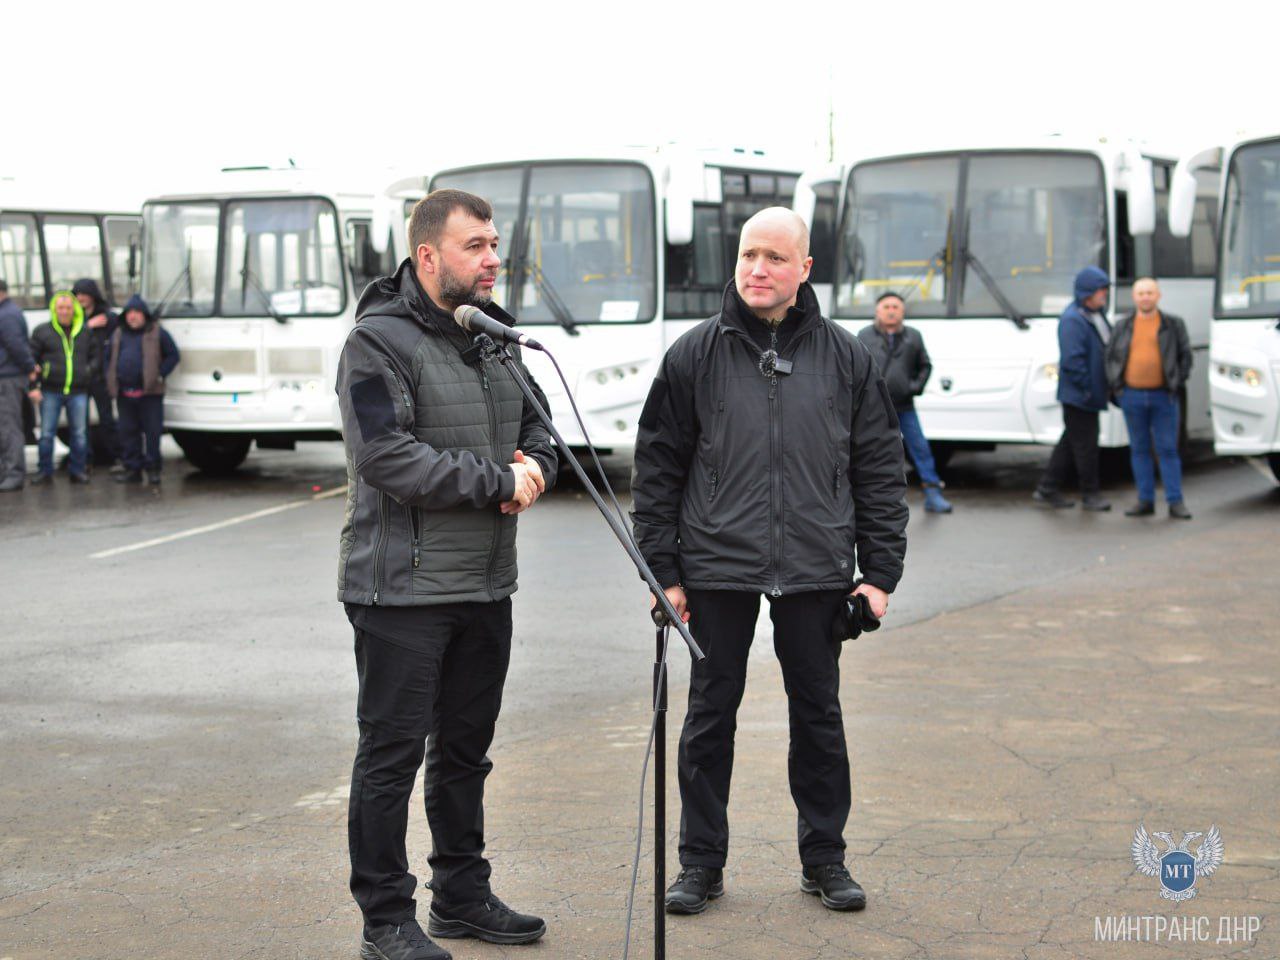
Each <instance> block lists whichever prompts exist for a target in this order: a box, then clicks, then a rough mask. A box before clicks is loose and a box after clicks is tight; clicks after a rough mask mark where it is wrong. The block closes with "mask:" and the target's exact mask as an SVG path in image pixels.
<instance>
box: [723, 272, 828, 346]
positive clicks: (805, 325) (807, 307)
mask: <svg viewBox="0 0 1280 960" xmlns="http://www.w3.org/2000/svg"><path fill="white" fill-rule="evenodd" d="M748 313H750V308H749V307H748V306H747V305H746V303H745V302H744V301H743V299H742V297H741V296H739V294H738V287H737V285H736V284H735V282H734V281H733V280H730V281H729V283H728V285H727V286H726V287H725V288H724V300H723V301H722V303H721V306H720V322H719V326H720V329H721V330H726V331H730V332H734V333H740V334H742V335H743V336H745V337H747V338H748V339H750V337H751V333H750V331H749V330H748V328H747V314H748ZM782 322H783V323H795V324H796V332H795V333H794V334H792V336H791V342H792V343H795V342H796V340H798V339H799V338H800V337H801V336H803V335H804V334H806V333H808V332H809V331H811V330H813V329H815V328H817V327H819V326H821V325H822V322H823V320H822V309H821V307H820V306H819V304H818V295H817V294H815V293H814V292H813V287H811V286H810V285H809V284H808V282H805V283H802V284H800V291H799V294H798V295H797V297H796V303H795V306H793V307H792V308H791V309H790V310H788V311H787V315H786V317H785V318H783V321H782Z"/></svg>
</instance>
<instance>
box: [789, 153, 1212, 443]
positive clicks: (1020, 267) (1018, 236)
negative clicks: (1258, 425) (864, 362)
mask: <svg viewBox="0 0 1280 960" xmlns="http://www.w3.org/2000/svg"><path fill="white" fill-rule="evenodd" d="M1173 167H1174V160H1173V159H1172V158H1171V157H1166V156H1160V155H1156V154H1152V153H1150V152H1148V151H1146V150H1144V149H1142V148H1139V147H1137V146H1135V145H1132V144H1111V143H1108V142H1105V141H1093V142H1086V141H1078V142H1070V141H1066V140H1064V139H1062V138H1058V137H1050V138H1045V139H1044V140H1042V141H1040V142H1028V143H1016V144H1001V145H983V146H975V147H972V148H969V147H965V148H955V149H946V150H941V149H930V150H921V151H914V152H904V153H901V154H893V155H881V156H875V157H863V158H860V159H858V160H856V161H854V162H852V163H850V164H848V165H846V166H845V167H844V168H843V170H840V169H838V168H831V167H827V168H822V169H820V170H818V171H813V172H811V173H809V174H807V175H806V176H805V178H804V180H803V182H802V190H801V191H800V192H799V198H798V203H797V210H798V211H799V212H800V213H801V215H802V216H805V217H806V219H809V220H810V221H811V222H812V223H813V225H814V231H815V236H817V235H820V227H821V225H822V222H823V218H826V219H827V220H828V222H829V223H832V224H834V223H836V222H837V221H836V220H835V219H834V218H835V217H836V198H835V185H836V184H837V183H839V184H840V198H839V211H838V229H836V230H835V233H836V253H835V265H834V276H833V277H832V278H831V279H832V288H831V294H830V297H831V315H832V316H833V317H834V318H835V319H837V320H838V321H840V322H843V323H845V324H846V325H847V326H848V328H849V329H850V330H853V331H856V330H858V329H860V328H861V327H862V326H864V325H865V324H868V323H870V322H871V319H872V316H873V314H874V309H875V301H876V298H877V297H879V296H880V295H881V294H883V293H885V292H886V291H894V292H896V293H898V294H899V295H901V296H902V297H903V298H904V300H905V302H906V308H907V321H908V323H910V324H911V325H912V326H914V327H916V328H917V329H919V330H920V331H921V333H923V334H924V338H925V343H926V346H927V348H928V350H929V355H930V357H931V359H932V361H933V375H932V377H931V378H930V380H929V384H928V386H927V388H926V390H925V393H924V395H923V396H922V397H921V398H920V399H919V400H918V401H917V409H918V410H919V412H920V418H921V422H922V423H923V425H924V428H925V432H926V434H927V435H928V436H929V438H930V440H931V441H932V442H933V443H934V446H935V455H936V456H937V458H938V459H939V460H940V461H945V460H946V459H947V458H948V457H949V455H950V454H951V453H952V452H953V451H955V450H956V449H965V448H969V449H992V448H993V447H994V446H995V445H996V444H999V443H1041V444H1052V443H1056V442H1057V440H1058V437H1059V436H1060V434H1061V432H1062V416H1061V407H1060V406H1059V405H1058V403H1057V401H1056V399H1055V393H1056V390H1057V376H1058V368H1057V362H1058V344H1057V320H1058V316H1059V314H1060V313H1061V311H1062V310H1063V309H1064V308H1065V307H1066V306H1067V304H1068V303H1070V301H1071V297H1072V281H1073V278H1074V277H1075V274H1076V273H1077V272H1078V271H1079V270H1080V269H1081V268H1083V267H1085V266H1088V265H1091V264H1092V265H1096V266H1100V267H1102V268H1103V269H1105V270H1106V271H1107V273H1108V274H1109V275H1110V276H1111V277H1113V278H1114V279H1115V283H1116V289H1115V291H1114V296H1113V299H1112V303H1111V306H1110V312H1111V314H1112V315H1115V314H1116V313H1118V312H1119V311H1121V310H1124V309H1128V308H1129V307H1131V306H1132V284H1133V281H1134V279H1136V278H1137V277H1140V276H1146V275H1154V276H1156V277H1158V278H1159V279H1160V282H1161V287H1162V289H1163V292H1164V299H1163V304H1164V306H1165V307H1166V309H1168V310H1170V311H1171V312H1173V313H1177V314H1180V315H1181V316H1183V317H1184V318H1185V319H1186V321H1187V326H1188V329H1189V332H1190V335H1191V340H1192V345H1193V348H1194V349H1195V351H1196V368H1195V370H1194V371H1193V373H1192V382H1191V383H1190V384H1189V385H1188V388H1187V391H1186V399H1185V410H1186V416H1185V417H1184V423H1185V424H1186V432H1187V435H1188V436H1189V437H1191V438H1203V439H1208V437H1209V435H1210V430H1211V426H1210V422H1209V416H1208V403H1207V397H1206V394H1207V387H1206V379H1205V369H1206V362H1205V356H1206V353H1207V347H1208V337H1209V308H1210V301H1211V295H1212V274H1213V242H1214V241H1213V229H1214V228H1213V221H1214V215H1215V197H1216V182H1215V180H1214V178H1213V177H1212V176H1209V175H1205V176H1203V177H1201V179H1200V180H1199V181H1198V182H1197V193H1196V202H1195V204H1194V205H1195V208H1196V211H1197V218H1196V226H1195V229H1194V230H1193V231H1192V235H1191V236H1190V237H1188V238H1177V237H1174V236H1172V235H1171V234H1170V232H1169V230H1168V226H1167V223H1166V218H1165V215H1164V210H1165V208H1166V207H1167V205H1168V198H1169V184H1170V178H1171V174H1172V171H1173ZM1100 440H1101V443H1102V445H1103V446H1104V447H1122V446H1124V445H1125V444H1127V443H1128V436H1127V434H1126V431H1125V427H1124V418H1123V416H1122V415H1121V413H1120V411H1119V410H1118V409H1117V408H1115V407H1112V408H1111V409H1110V410H1109V411H1108V412H1106V413H1104V414H1103V415H1102V418H1101V433H1100Z"/></svg>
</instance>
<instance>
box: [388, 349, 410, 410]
mask: <svg viewBox="0 0 1280 960" xmlns="http://www.w3.org/2000/svg"><path fill="white" fill-rule="evenodd" d="M384 362H385V363H386V365H387V370H389V371H390V373H391V379H392V380H394V381H395V383H396V388H397V389H398V390H399V391H400V399H401V400H402V401H404V408H405V409H406V410H412V409H413V404H411V403H410V402H409V391H408V390H406V389H405V388H404V384H402V383H401V382H400V377H399V375H398V374H397V373H396V368H395V367H393V366H392V365H391V361H390V360H386V361H384Z"/></svg>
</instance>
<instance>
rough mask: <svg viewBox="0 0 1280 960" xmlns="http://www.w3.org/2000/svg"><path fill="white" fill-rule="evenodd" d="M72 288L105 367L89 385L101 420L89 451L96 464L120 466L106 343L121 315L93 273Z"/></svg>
mask: <svg viewBox="0 0 1280 960" xmlns="http://www.w3.org/2000/svg"><path fill="white" fill-rule="evenodd" d="M71 292H72V293H74V294H75V295H76V299H77V300H78V301H80V306H81V308H82V309H83V310H84V324H85V327H86V328H87V329H88V331H89V335H90V336H91V337H93V339H94V340H96V341H97V343H98V355H99V356H100V357H102V358H103V364H102V368H101V369H100V370H99V371H98V375H97V378H96V379H95V380H94V381H93V385H92V386H91V387H90V390H89V396H90V398H91V399H92V400H93V407H94V409H95V410H97V411H98V423H97V425H96V426H94V427H92V428H90V430H89V452H90V453H91V454H92V456H93V462H94V465H95V466H113V467H116V468H117V469H118V466H117V465H118V464H119V461H120V439H119V436H118V435H117V430H116V414H115V407H114V405H113V402H112V398H111V391H110V390H108V389H107V379H106V357H107V344H108V343H110V342H111V337H112V335H113V334H114V333H115V332H116V330H117V329H118V328H119V326H120V318H119V317H118V316H117V315H116V312H115V311H114V310H112V309H111V307H110V306H109V305H108V304H107V299H106V297H104V296H103V295H102V288H101V287H99V286H98V281H97V280H94V279H93V278H92V277H84V278H82V279H80V280H77V281H76V282H75V285H74V286H73V287H72V288H71Z"/></svg>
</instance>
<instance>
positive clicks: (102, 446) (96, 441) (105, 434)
mask: <svg viewBox="0 0 1280 960" xmlns="http://www.w3.org/2000/svg"><path fill="white" fill-rule="evenodd" d="M89 396H91V397H92V398H93V405H94V407H95V408H97V411H98V423H97V425H96V426H93V427H90V428H89V452H90V453H91V454H92V455H93V459H94V462H95V463H97V464H98V465H99V466H101V465H103V464H107V463H111V462H112V461H114V460H119V459H120V439H119V437H118V435H117V429H116V415H115V410H114V408H113V407H112V405H111V392H110V391H109V390H108V389H107V382H106V381H105V380H95V381H93V384H92V385H91V386H90V387H89Z"/></svg>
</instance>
